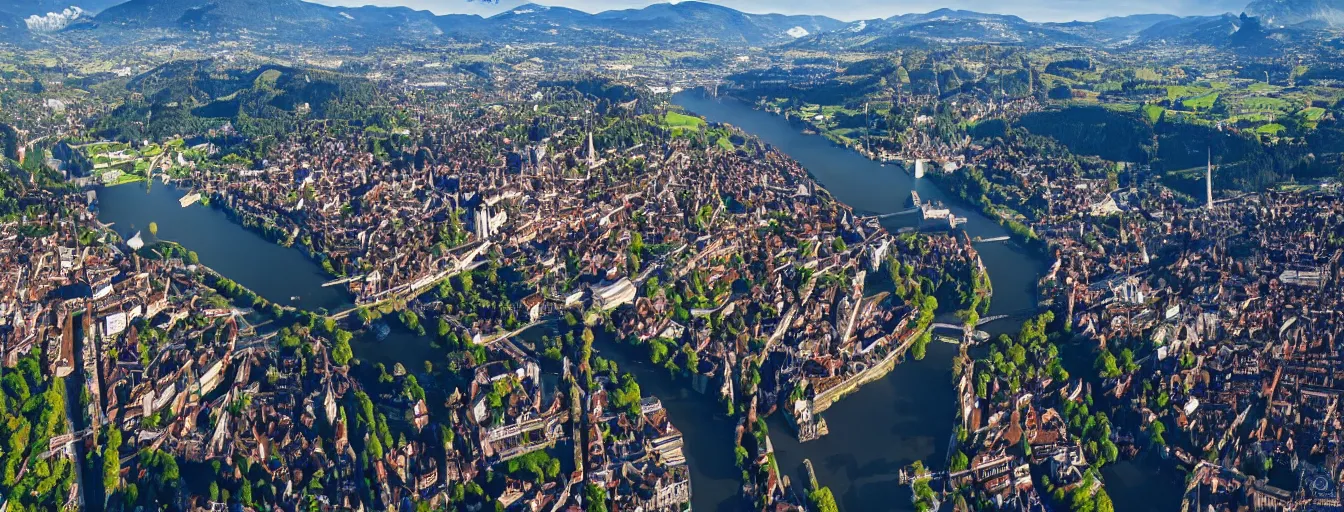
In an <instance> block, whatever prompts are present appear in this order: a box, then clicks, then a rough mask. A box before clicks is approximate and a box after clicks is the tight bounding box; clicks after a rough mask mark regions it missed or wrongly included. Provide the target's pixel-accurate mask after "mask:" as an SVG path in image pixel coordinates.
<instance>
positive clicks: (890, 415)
mask: <svg viewBox="0 0 1344 512" xmlns="http://www.w3.org/2000/svg"><path fill="white" fill-rule="evenodd" d="M673 101H674V103H676V104H677V105H680V106H682V107H685V108H686V109H688V110H690V111H692V112H694V113H696V114H699V115H702V116H705V117H706V118H708V119H709V120H710V121H714V122H724V123H729V124H732V125H734V126H737V127H739V128H742V129H743V130H745V131H746V132H748V133H750V134H754V135H756V136H758V137H760V138H761V139H762V140H764V141H765V142H767V143H769V144H771V145H772V146H774V147H775V148H776V149H778V150H780V151H782V152H784V153H785V154H787V155H789V156H790V157H792V158H794V159H795V160H797V161H798V162H800V163H801V164H802V165H803V166H804V167H805V168H806V169H807V170H808V171H809V172H810V173H811V174H812V175H813V176H814V177H815V178H816V179H817V180H818V181H819V182H820V183H821V184H822V185H823V186H825V187H826V188H827V189H828V190H829V191H830V192H831V193H832V194H833V195H834V196H835V197H836V198H837V199H839V200H840V201H843V202H845V203H846V204H849V205H850V206H852V207H854V208H855V209H856V210H857V211H859V212H864V213H875V214H880V213H890V212H897V211H902V210H905V209H907V201H908V198H909V196H910V192H911V190H915V191H918V193H919V195H920V196H921V197H922V198H923V199H924V200H926V201H928V200H932V201H941V202H944V203H946V204H947V206H949V207H951V209H952V211H953V212H954V213H956V214H957V215H958V216H960V217H966V218H968V219H970V220H969V223H968V224H967V225H965V226H964V229H965V230H966V231H967V233H968V234H970V235H971V236H972V237H984V238H994V237H999V236H1004V235H1007V234H1008V233H1007V230H1005V229H1004V228H1003V227H1001V226H999V224H998V223H997V222H994V221H993V220H991V219H989V218H987V217H986V216H984V215H982V214H981V213H979V211H977V210H976V209H974V208H972V207H970V206H968V205H966V204H964V203H962V202H961V201H960V200H957V199H955V198H954V197H953V196H951V195H949V194H945V193H943V192H942V191H941V190H939V189H938V188H937V187H936V186H934V184H933V183H932V182H930V181H929V180H915V179H914V178H913V177H912V176H911V175H910V174H909V173H907V172H906V171H904V170H903V169H902V168H901V167H900V166H896V165H885V166H884V165H881V164H879V163H877V162H873V161H871V160H868V159H866V158H864V157H862V156H861V155H859V154H857V153H855V152H853V151H850V150H848V149H845V148H843V147H839V146H836V145H834V144H832V143H831V142H829V141H827V140H826V139H824V138H822V137H818V136H808V135H804V134H802V133H801V128H799V127H796V126H792V125H791V124H790V123H789V122H788V121H786V120H785V119H783V118H781V117H778V116H774V115H771V114H769V113H766V112H762V111H758V110H755V109H752V108H751V107H750V106H748V105H746V104H743V103H739V102H734V101H719V100H716V99H711V98H705V97H704V96H703V95H701V94H699V93H681V94H678V95H676V96H674V98H673ZM185 194H186V192H185V191H183V190H179V189H176V188H173V187H171V186H166V185H162V184H158V183H155V184H154V185H153V186H152V187H150V188H149V189H148V190H146V188H145V187H144V186H143V185H124V186H118V187H111V188H104V189H101V190H100V191H99V192H98V197H99V208H100V210H99V219H100V220H102V221H103V222H109V223H116V225H115V228H116V230H117V231H118V232H119V233H122V234H123V235H124V236H128V237H129V236H130V235H132V234H134V233H135V232H136V231H137V230H139V231H144V232H145V233H144V235H143V236H148V230H147V226H148V223H149V222H151V221H153V222H156V223H158V228H159V235H160V236H162V237H163V238H164V239H167V240H173V241H176V242H179V243H181V244H183V245H184V246H186V247H187V248H188V249H190V250H193V251H196V252H197V253H198V255H199V257H200V260H201V262H202V263H203V264H205V265H208V266H210V267H211V268H213V269H215V270H217V271H219V272H220V273H222V274H224V275H225V276H228V277H229V278H231V279H233V280H235V281H237V282H239V283H240V284H242V285H244V286H246V287H248V288H250V289H252V290H254V291H256V292H257V293H259V294H261V295H262V296H263V297H266V298H267V299H270V300H272V301H274V302H277V303H279V304H293V305H297V306H300V307H304V308H309V309H316V308H327V309H335V308H337V307H339V306H341V305H344V304H348V303H349V300H350V299H349V297H348V295H346V294H345V293H344V292H342V291H341V290H339V289H338V288H335V287H333V288H323V287H321V284H322V283H323V282H325V281H326V280H328V279H329V277H328V276H326V275H325V274H324V273H323V272H322V270H321V269H320V268H319V267H318V266H317V265H316V264H315V263H314V262H313V261H312V260H311V259H310V258H308V257H307V256H306V255H304V254H303V253H302V252H301V251H299V250H297V249H289V248H283V247H280V246H277V245H275V244H273V243H271V242H269V241H267V240H265V239H264V238H262V237H261V236H259V235H257V234H255V233H253V232H251V231H248V230H247V229H245V228H243V227H241V226H239V225H238V224H236V223H234V222H232V221H231V220H230V219H229V217H228V216H227V215H225V214H224V213H222V212H220V211H219V210H216V209H213V208H209V207H204V206H201V205H193V206H190V207H187V208H181V207H180V206H179V205H178V203H177V199H178V198H179V197H181V196H182V195H185ZM916 223H917V220H916V219H915V218H914V217H913V216H909V215H907V216H895V217H890V218H887V219H885V220H884V223H883V225H884V226H885V227H886V228H887V229H889V230H892V231H893V232H894V231H896V230H899V229H901V228H903V227H912V226H914V225H915V224H916ZM977 249H978V250H979V251H980V254H981V256H982V258H983V259H984V262H985V265H986V267H987V268H988V270H989V275H990V279H991V281H992V283H993V287H994V300H993V302H992V304H991V308H990V314H991V315H1000V314H1006V315H1013V316H1014V317H1018V316H1021V315H1024V314H1029V313H1031V312H1033V311H1035V309H1036V282H1037V280H1038V279H1039V276H1040V275H1041V273H1042V272H1043V270H1044V268H1045V262H1043V261H1040V260H1038V259H1036V258H1034V257H1033V256H1031V255H1030V253H1029V252H1028V251H1026V250H1023V249H1022V248H1020V247H1018V246H1017V245H1015V244H1013V243H1002V242H999V243H982V244H979V245H978V246H977ZM292 296H297V297H300V298H299V300H298V301H295V302H291V301H290V300H289V299H290V297H292ZM1015 324H1016V321H1003V322H1000V323H997V324H991V325H990V326H987V327H986V329H987V330H990V331H991V332H995V331H1015V330H1016V328H1015ZM410 338H415V337H414V336H413V335H411V334H409V333H398V334H397V335H395V336H392V337H389V339H388V340H387V341H385V342H382V343H369V342H361V343H357V344H356V347H355V348H356V355H357V356H359V357H361V358H365V357H367V358H369V359H370V362H385V363H387V364H391V363H392V362H402V363H403V365H404V366H406V367H407V369H408V370H411V371H416V370H415V369H416V368H419V367H422V366H423V360H425V359H427V358H431V357H435V356H434V355H432V354H430V353H429V352H430V351H429V349H428V347H427V345H428V343H427V342H425V341H424V340H417V342H416V343H413V344H412V343H410V342H409V341H407V340H408V339H410ZM399 345H406V348H407V350H391V349H393V348H395V347H396V346H399ZM597 348H598V351H599V355H602V356H603V357H607V358H609V359H612V360H615V361H617V362H618V364H619V365H620V367H621V368H622V369H624V370H626V371H630V372H632V373H634V374H635V375H636V376H637V377H638V380H639V382H640V386H641V388H642V389H643V390H644V394H646V395H656V396H658V397H659V398H661V399H662V400H663V403H664V405H665V406H666V407H667V409H668V411H669V413H670V414H671V418H672V420H673V422H674V423H675V424H676V425H677V426H678V427H679V428H680V429H682V431H683V432H684V433H685V436H686V441H687V443H686V446H687V458H688V460H689V463H690V465H691V469H692V485H693V494H694V498H693V504H694V508H695V509H696V510H701V511H715V512H724V511H731V510H738V509H739V501H738V497H737V496H738V492H739V488H740V480H741V477H740V472H739V471H738V470H737V469H736V468H735V467H734V465H733V454H732V449H733V425H734V422H733V420H730V419H729V418H727V417H726V416H725V415H724V414H723V412H724V411H723V410H722V409H723V408H722V405H721V404H719V403H718V401H717V400H716V399H714V398H711V397H706V396H702V395H699V394H697V393H695V392H693V391H690V390H689V386H688V385H686V383H685V382H684V381H680V380H675V381H674V380H673V379H670V378H669V377H668V376H667V375H666V373H665V372H664V371H663V370H662V369H661V368H657V367H653V366H651V365H648V364H645V363H643V362H642V361H643V357H642V356H643V354H638V353H633V352H632V351H631V350H629V349H627V348H624V346H623V345H619V344H615V343H610V342H605V341H604V342H600V343H599V344H598V347H597ZM955 354H956V349H955V347H953V346H951V345H946V344H941V343H934V344H932V345H931V346H930V347H929V351H928V357H927V358H926V359H924V360H923V361H913V360H911V361H906V362H905V363H902V364H900V365H898V366H897V367H896V369H895V370H894V371H893V372H891V374H890V375H888V376H887V377H886V378H884V379H882V380H879V381H878V382H874V383H872V384H869V385H867V386H864V387H863V388H861V389H860V390H858V391H857V392H855V393H854V394H852V395H850V396H848V397H846V398H844V399H843V400H841V401H840V402H839V403H837V404H835V405H834V406H833V407H831V408H830V409H829V410H828V411H827V412H826V413H825V417H826V420H827V422H828V424H829V426H830V430H831V434H830V435H829V436H827V437H824V438H822V439H819V440H816V441H812V442H809V443H805V444H800V443H798V442H797V440H796V438H795V437H794V436H793V434H792V432H791V430H790V429H789V428H788V427H787V426H786V425H785V424H784V422H783V421H782V419H781V418H779V417H778V416H776V417H773V418H771V420H770V423H769V425H770V430H771V438H772V440H773V442H774V446H775V449H776V451H777V460H778V461H779V462H780V468H781V470H782V471H784V472H786V473H787V474H788V475H789V476H790V477H791V478H793V479H794V480H795V481H797V479H798V478H799V475H800V471H799V470H800V468H801V464H802V461H803V459H810V460H811V461H812V463H813V466H814V469H815V471H816V475H817V478H818V480H819V481H820V483H821V484H822V485H826V486H829V487H830V488H831V490H832V491H833V492H834V493H835V496H836V499H837V501H838V502H839V504H840V506H841V508H842V509H844V510H847V511H859V510H912V509H913V507H912V506H911V504H910V501H909V493H908V491H906V490H905V489H903V488H901V487H900V486H898V485H897V484H896V482H895V480H896V477H895V473H896V471H897V470H898V469H899V468H901V467H902V466H904V465H906V464H909V463H910V462H913V461H914V460H924V461H926V462H929V463H932V464H933V465H935V466H940V465H941V464H942V463H943V460H944V459H945V457H946V456H947V453H946V450H947V445H948V439H949V437H950V436H951V433H952V424H953V421H954V419H955V418H954V416H955V409H954V403H955V394H954V393H953V389H952V383H951V378H952V376H951V365H950V360H951V358H952V357H953V356H954V355H955ZM1128 464H1129V463H1125V464H1117V465H1113V466H1112V467H1116V469H1111V468H1107V471H1105V472H1104V473H1105V474H1106V476H1107V480H1108V487H1110V488H1111V494H1112V496H1114V497H1115V501H1116V503H1117V505H1119V504H1121V502H1122V501H1127V502H1129V503H1130V504H1137V503H1135V501H1134V500H1135V499H1138V500H1142V498H1141V496H1143V495H1144V491H1143V489H1145V484H1146V481H1145V480H1146V479H1145V478H1144V476H1143V475H1144V471H1146V469H1145V470H1142V471H1141V470H1138V469H1136V467H1135V466H1133V465H1128ZM1117 466H1118V467H1117ZM1117 472H1118V473H1117ZM1131 498H1132V499H1131ZM1177 500H1179V498H1177ZM1172 506H1175V504H1174V503H1173V504H1172ZM1161 508H1170V507H1165V506H1164V507H1161ZM1122 509H1123V508H1122Z"/></svg>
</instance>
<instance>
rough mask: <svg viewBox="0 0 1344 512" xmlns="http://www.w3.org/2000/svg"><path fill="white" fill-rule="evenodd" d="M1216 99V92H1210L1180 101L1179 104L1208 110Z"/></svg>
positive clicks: (1189, 107) (1194, 108) (1191, 108)
mask: <svg viewBox="0 0 1344 512" xmlns="http://www.w3.org/2000/svg"><path fill="white" fill-rule="evenodd" d="M1217 101H1218V93H1216V92H1210V93H1207V94H1201V95H1199V96H1195V97H1193V98H1189V99H1186V100H1184V101H1181V105H1182V106H1184V107H1185V108H1188V109H1190V110H1209V109H1211V108H1213V104H1214V103H1216V102H1217Z"/></svg>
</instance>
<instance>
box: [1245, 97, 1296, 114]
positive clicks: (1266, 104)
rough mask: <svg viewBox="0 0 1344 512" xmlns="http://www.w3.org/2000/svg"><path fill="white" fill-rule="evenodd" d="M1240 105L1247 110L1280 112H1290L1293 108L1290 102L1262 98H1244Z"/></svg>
mask: <svg viewBox="0 0 1344 512" xmlns="http://www.w3.org/2000/svg"><path fill="white" fill-rule="evenodd" d="M1239 103H1240V104H1241V106H1242V108H1245V109H1246V110H1274V111H1278V112H1288V111H1290V110H1292V108H1293V104H1292V103H1290V102H1289V101H1288V100H1283V99H1279V98H1266V97H1262V96H1255V97H1250V98H1242V99H1241V101H1240V102H1239Z"/></svg>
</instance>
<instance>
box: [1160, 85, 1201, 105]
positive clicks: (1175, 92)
mask: <svg viewBox="0 0 1344 512" xmlns="http://www.w3.org/2000/svg"><path fill="white" fill-rule="evenodd" d="M1209 92H1211V89H1209V88H1208V87H1200V86H1197V85H1168V86H1167V99H1168V100H1171V101H1173V102H1175V101H1176V100H1179V99H1181V98H1189V97H1191V96H1202V95H1205V94H1208V93H1209Z"/></svg>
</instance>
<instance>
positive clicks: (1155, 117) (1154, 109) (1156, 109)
mask: <svg viewBox="0 0 1344 512" xmlns="http://www.w3.org/2000/svg"><path fill="white" fill-rule="evenodd" d="M1166 111H1167V109H1164V108H1162V107H1160V106H1157V105H1144V106H1143V117H1144V118H1146V119H1148V122H1149V123H1151V124H1157V123H1158V122H1159V121H1161V120H1162V114H1163V113H1165V112H1166Z"/></svg>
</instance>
